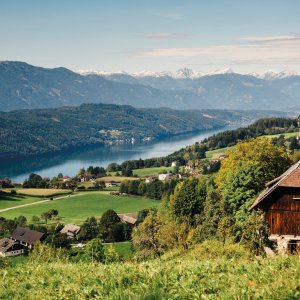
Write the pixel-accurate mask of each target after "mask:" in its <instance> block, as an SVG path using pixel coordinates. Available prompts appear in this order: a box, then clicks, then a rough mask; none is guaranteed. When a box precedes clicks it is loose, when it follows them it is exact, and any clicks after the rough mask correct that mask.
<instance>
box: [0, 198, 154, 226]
mask: <svg viewBox="0 0 300 300" xmlns="http://www.w3.org/2000/svg"><path fill="white" fill-rule="evenodd" d="M1 197H2V195H1V196H0V199H1ZM29 198H30V197H29ZM14 199H15V197H12V201H11V203H12V204H11V206H16V205H21V204H25V203H24V202H25V201H26V200H23V203H20V202H18V203H17V204H15V203H16V202H15V200H14ZM22 199H25V198H22ZM36 199H37V198H35V200H36ZM30 201H33V199H29V200H28V202H30ZM3 202H5V205H6V206H7V205H9V204H8V202H9V200H6V201H3ZM0 203H1V204H0V205H1V206H0V209H1V208H2V201H1V200H0ZM159 203H160V202H159V201H157V200H151V199H147V198H143V197H134V196H128V197H125V196H113V195H109V193H107V192H83V193H82V194H77V195H76V196H71V197H66V198H63V199H58V200H53V201H49V202H44V203H40V204H36V205H30V206H26V207H21V208H16V209H13V210H9V211H5V212H2V213H0V217H5V218H8V219H12V218H15V217H18V216H20V215H22V216H25V217H26V218H27V219H28V220H30V219H31V217H32V216H40V215H41V214H42V213H43V212H45V211H48V210H49V209H57V210H58V212H59V216H60V217H61V221H62V222H63V223H76V224H80V223H83V222H84V220H85V219H87V218H88V217H92V216H94V217H98V218H99V217H100V216H101V215H102V214H103V213H104V212H105V211H106V210H108V209H113V210H115V211H116V212H117V213H128V212H138V211H140V210H142V209H144V208H151V207H157V206H158V205H159ZM3 208H4V207H3Z"/></svg>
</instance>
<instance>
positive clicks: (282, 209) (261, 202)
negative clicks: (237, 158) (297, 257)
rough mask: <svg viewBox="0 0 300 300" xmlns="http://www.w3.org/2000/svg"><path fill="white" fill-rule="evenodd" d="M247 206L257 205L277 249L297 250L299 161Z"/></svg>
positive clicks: (299, 239) (299, 234)
mask: <svg viewBox="0 0 300 300" xmlns="http://www.w3.org/2000/svg"><path fill="white" fill-rule="evenodd" d="M250 209H261V210H262V211H264V212H265V219H266V222H267V223H268V225H269V230H270V240H271V241H274V242H275V243H277V249H278V252H279V253H299V250H300V161H299V162H298V163H296V164H295V165H293V166H292V167H291V168H290V169H288V170H287V171H286V172H285V173H283V174H282V175H281V176H279V177H278V178H276V179H274V180H272V181H270V182H269V183H267V185H266V190H265V191H264V192H263V193H261V194H260V195H259V197H258V198H257V199H256V200H255V202H254V203H253V205H252V206H251V208H250Z"/></svg>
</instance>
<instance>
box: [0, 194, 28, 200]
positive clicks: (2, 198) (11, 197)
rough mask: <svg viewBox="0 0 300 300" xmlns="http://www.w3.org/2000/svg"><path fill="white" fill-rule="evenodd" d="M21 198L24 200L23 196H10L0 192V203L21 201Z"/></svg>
mask: <svg viewBox="0 0 300 300" xmlns="http://www.w3.org/2000/svg"><path fill="white" fill-rule="evenodd" d="M23 198H25V196H23V195H11V194H8V193H4V192H0V201H21V200H22V199H23Z"/></svg>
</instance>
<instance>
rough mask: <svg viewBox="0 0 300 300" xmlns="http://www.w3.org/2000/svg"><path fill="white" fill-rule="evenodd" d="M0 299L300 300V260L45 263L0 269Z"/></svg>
mask: <svg viewBox="0 0 300 300" xmlns="http://www.w3.org/2000/svg"><path fill="white" fill-rule="evenodd" d="M0 278H1V281H0V299H33V300H35V299H90V298H96V299H299V297H300V284H299V282H300V258H299V257H297V256H295V257H275V258H265V259H244V258H240V259H224V258H216V259H213V260H212V259H211V260H209V259H201V258H200V259H199V258H197V257H194V258H193V257H190V256H185V255H181V256H178V257H175V258H172V259H170V258H169V259H157V260H153V261H148V262H141V263H134V262H125V263H114V264H109V265H103V264H97V263H68V262H62V261H58V262H54V263H43V262H38V261H30V260H29V261H28V263H24V264H19V265H16V266H15V267H7V268H5V269H2V270H0Z"/></svg>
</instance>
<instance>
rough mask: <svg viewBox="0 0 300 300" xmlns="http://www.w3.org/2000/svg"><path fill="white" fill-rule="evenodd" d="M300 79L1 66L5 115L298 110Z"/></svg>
mask: <svg viewBox="0 0 300 300" xmlns="http://www.w3.org/2000/svg"><path fill="white" fill-rule="evenodd" d="M299 100H300V76H299V75H296V74H295V73H293V72H282V73H281V74H274V73H267V74H265V75H258V74H247V75H243V74H237V73H234V72H233V71H232V70H230V69H228V70H223V71H218V72H213V73H210V74H202V73H200V72H197V71H193V70H190V69H187V68H184V69H181V70H178V71H177V72H173V73H172V72H162V73H151V72H142V73H134V74H128V73H125V72H117V73H105V72H94V71H77V72H74V71H71V70H69V69H66V68H63V67H60V68H54V69H47V68H41V67H35V66H32V65H29V64H26V63H23V62H14V61H5V62H0V111H11V110H17V109H33V108H51V107H61V106H78V105H80V104H82V103H109V104H119V105H124V104H125V105H132V106H134V107H139V108H150V107H169V108H173V109H242V110H247V109H250V110H251V109H252V110H253V109H261V110H269V109H273V110H274V109H276V110H285V111H286V110H294V109H297V108H299V107H300V101H299Z"/></svg>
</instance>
